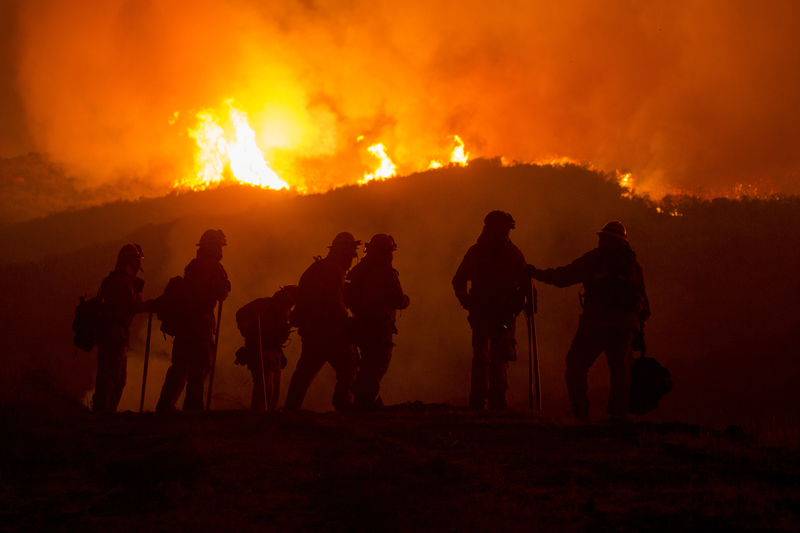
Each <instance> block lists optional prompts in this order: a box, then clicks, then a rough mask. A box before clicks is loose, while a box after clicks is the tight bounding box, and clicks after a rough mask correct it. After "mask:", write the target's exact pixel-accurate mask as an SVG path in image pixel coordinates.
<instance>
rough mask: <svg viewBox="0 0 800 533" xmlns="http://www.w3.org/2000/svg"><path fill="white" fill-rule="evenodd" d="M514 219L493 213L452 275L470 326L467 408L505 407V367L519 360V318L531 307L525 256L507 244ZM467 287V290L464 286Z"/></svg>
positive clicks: (486, 219)
mask: <svg viewBox="0 0 800 533" xmlns="http://www.w3.org/2000/svg"><path fill="white" fill-rule="evenodd" d="M514 228H515V223H514V219H513V218H512V217H511V215H509V214H508V213H506V212H503V211H492V212H491V213H489V214H488V215H486V218H485V219H484V226H483V231H482V232H481V235H480V237H478V242H477V244H474V245H473V246H472V247H471V248H470V249H469V250H468V251H467V253H466V255H465V256H464V259H463V261H461V264H460V265H459V267H458V270H457V271H456V275H455V276H454V277H453V288H454V289H455V292H456V297H458V301H459V302H460V303H461V306H462V307H463V308H464V309H466V310H467V311H469V316H468V317H467V319H468V320H469V324H470V326H471V327H472V381H471V386H470V394H469V405H470V407H472V408H473V409H483V408H484V406H485V404H486V401H487V399H488V403H489V408H490V409H504V408H506V407H507V406H508V404H507V402H506V392H507V391H508V363H509V361H516V360H517V352H516V344H517V341H516V338H515V329H516V322H517V316H518V315H519V314H520V313H521V312H522V311H523V309H526V300H527V302H528V307H530V306H531V304H530V302H531V301H532V299H531V290H530V287H531V284H530V279H529V278H528V277H527V275H526V273H525V257H524V256H523V255H522V252H521V251H520V250H519V248H517V247H516V246H515V245H514V243H512V242H511V239H510V237H509V234H510V232H511V230H512V229H514ZM468 285H469V286H468Z"/></svg>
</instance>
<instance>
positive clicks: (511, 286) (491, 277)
mask: <svg viewBox="0 0 800 533" xmlns="http://www.w3.org/2000/svg"><path fill="white" fill-rule="evenodd" d="M468 282H470V283H471V284H472V286H471V288H470V289H468V288H467V283H468ZM529 285H530V283H529V280H528V278H527V275H526V273H525V257H524V256H523V255H522V252H521V251H520V250H519V248H517V247H516V246H515V245H514V244H513V243H512V242H511V239H509V238H508V237H501V238H497V237H495V238H491V237H489V236H488V235H486V233H485V232H484V233H483V234H481V236H480V237H479V238H478V243H477V244H475V245H473V246H472V247H471V248H470V249H469V250H467V253H466V255H465V256H464V259H463V260H462V261H461V264H460V265H459V267H458V270H457V271H456V274H455V276H454V277H453V288H454V289H455V292H456V296H457V297H458V299H459V301H460V302H461V304H462V305H464V307H466V308H467V309H468V310H469V312H470V315H490V316H494V315H509V314H510V315H515V316H516V315H518V314H519V313H520V312H521V311H522V309H523V307H524V305H525V293H526V287H528V286H529Z"/></svg>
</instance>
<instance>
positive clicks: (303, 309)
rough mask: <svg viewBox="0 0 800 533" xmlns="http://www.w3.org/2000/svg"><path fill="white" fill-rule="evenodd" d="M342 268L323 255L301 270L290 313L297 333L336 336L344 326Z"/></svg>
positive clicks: (343, 280)
mask: <svg viewBox="0 0 800 533" xmlns="http://www.w3.org/2000/svg"><path fill="white" fill-rule="evenodd" d="M344 283H345V271H344V268H342V266H341V265H340V264H339V263H337V262H336V261H335V260H334V259H333V258H331V257H325V258H323V259H319V260H317V261H314V263H313V264H312V265H311V266H310V267H308V268H307V269H306V271H305V272H303V275H302V276H301V277H300V281H299V282H298V285H297V301H296V303H295V306H294V310H293V311H292V314H291V316H290V320H291V324H292V326H295V327H297V328H298V333H299V334H300V336H301V337H302V336H306V335H319V336H329V335H333V336H339V335H343V334H344V332H345V329H346V326H347V318H348V313H347V308H346V307H345V305H344Z"/></svg>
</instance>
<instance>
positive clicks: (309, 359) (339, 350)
mask: <svg viewBox="0 0 800 533" xmlns="http://www.w3.org/2000/svg"><path fill="white" fill-rule="evenodd" d="M360 245H361V241H357V240H355V239H354V238H353V235H351V234H350V233H347V232H343V233H340V234H338V235H337V236H336V238H334V239H333V244H331V246H329V248H330V251H329V252H328V256H327V257H325V258H324V259H321V258H319V257H317V258H315V261H314V263H313V264H312V265H311V266H310V267H308V269H306V271H305V272H304V273H303V275H302V277H301V278H300V282H299V284H298V287H297V303H296V305H295V308H294V311H292V314H291V317H290V320H291V323H292V326H295V327H297V328H298V333H299V334H300V338H301V339H302V342H303V348H302V351H301V353H300V359H299V360H298V361H297V368H296V369H295V371H294V374H293V375H292V379H291V381H290V382H289V392H288V393H287V396H286V405H285V406H284V410H287V411H291V410H296V409H299V408H300V406H301V405H302V404H303V399H304V398H305V396H306V392H307V391H308V387H309V386H310V385H311V382H312V381H313V379H314V377H315V376H316V375H317V373H318V372H319V371H320V369H321V368H322V367H323V365H325V363H326V362H327V363H330V365H331V366H332V367H333V369H334V370H335V371H336V388H335V389H334V391H333V406H334V407H335V408H336V410H343V409H347V408H348V407H350V405H351V403H352V399H351V396H350V386H351V385H352V384H353V381H354V380H355V377H356V372H357V371H358V356H357V355H356V351H355V348H354V347H353V344H352V342H351V340H350V338H349V332H348V329H349V315H348V313H347V308H346V307H345V305H344V294H343V293H344V284H345V272H347V270H348V269H349V268H350V265H352V264H353V258H355V257H357V255H358V254H357V250H358V247H359V246H360Z"/></svg>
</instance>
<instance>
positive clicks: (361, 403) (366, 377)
mask: <svg viewBox="0 0 800 533" xmlns="http://www.w3.org/2000/svg"><path fill="white" fill-rule="evenodd" d="M393 348H394V343H393V342H392V338H391V335H389V337H388V338H379V339H371V341H370V342H365V343H364V345H363V346H362V347H361V361H360V363H359V365H358V375H357V376H356V380H355V382H354V383H353V387H352V388H351V390H352V391H353V405H355V406H357V407H361V408H369V407H372V406H374V405H375V399H376V398H377V397H378V392H380V383H381V379H382V378H383V376H384V375H386V372H387V371H388V370H389V363H390V362H391V360H392V349H393Z"/></svg>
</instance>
